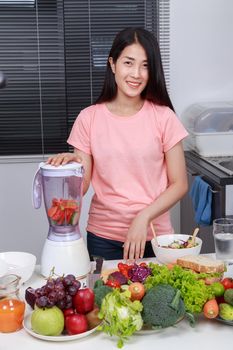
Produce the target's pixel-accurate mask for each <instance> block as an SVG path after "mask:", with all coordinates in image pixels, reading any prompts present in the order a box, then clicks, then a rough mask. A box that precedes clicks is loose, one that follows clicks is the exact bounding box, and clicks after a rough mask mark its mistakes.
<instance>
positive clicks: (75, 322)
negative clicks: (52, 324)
mask: <svg viewBox="0 0 233 350" xmlns="http://www.w3.org/2000/svg"><path fill="white" fill-rule="evenodd" d="M65 328H66V331H67V333H68V334H69V335H73V334H80V333H84V332H86V331H87V330H88V323H87V319H86V316H85V315H81V314H73V315H70V316H67V317H66V318H65Z"/></svg>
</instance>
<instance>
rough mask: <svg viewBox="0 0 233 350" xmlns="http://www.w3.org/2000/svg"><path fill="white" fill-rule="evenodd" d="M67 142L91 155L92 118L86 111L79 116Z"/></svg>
mask: <svg viewBox="0 0 233 350" xmlns="http://www.w3.org/2000/svg"><path fill="white" fill-rule="evenodd" d="M67 142H68V143H69V144H70V145H71V146H73V147H74V148H77V149H79V150H80V151H83V152H85V153H87V154H91V144H90V116H89V115H88V114H87V113H86V112H85V111H84V110H83V111H81V112H80V113H79V115H78V116H77V118H76V120H75V122H74V125H73V127H72V129H71V132H70V135H69V138H68V140H67Z"/></svg>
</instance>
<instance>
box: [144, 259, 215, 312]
mask: <svg viewBox="0 0 233 350" xmlns="http://www.w3.org/2000/svg"><path fill="white" fill-rule="evenodd" d="M149 267H150V268H151V270H152V275H151V276H149V277H147V279H146V282H145V287H146V289H150V288H152V287H153V286H156V285H157V284H160V283H162V284H170V285H171V286H173V287H174V288H177V289H179V290H180V292H181V297H182V299H183V300H184V304H185V309H186V311H187V312H191V313H194V314H195V313H200V312H202V309H203V306H204V304H205V302H206V301H207V300H209V299H211V298H213V297H214V295H213V292H212V290H211V288H210V287H209V286H207V285H206V284H205V282H204V281H203V280H201V279H199V278H198V274H195V273H193V272H192V271H189V270H185V269H183V268H182V267H181V266H178V265H174V267H173V268H172V269H168V267H167V266H166V265H158V264H154V263H150V264H149Z"/></svg>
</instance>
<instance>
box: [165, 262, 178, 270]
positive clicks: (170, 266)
mask: <svg viewBox="0 0 233 350" xmlns="http://www.w3.org/2000/svg"><path fill="white" fill-rule="evenodd" d="M175 265H176V263H175V262H174V263H167V264H166V266H167V268H168V270H172V269H173V267H174V266H175Z"/></svg>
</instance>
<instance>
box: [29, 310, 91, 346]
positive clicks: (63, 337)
mask: <svg viewBox="0 0 233 350" xmlns="http://www.w3.org/2000/svg"><path fill="white" fill-rule="evenodd" d="M23 327H24V329H25V330H26V332H28V333H29V334H30V335H32V336H33V337H35V338H38V339H42V340H48V341H70V340H76V339H81V338H84V337H87V336H88V335H90V334H92V333H94V332H95V331H96V329H97V328H98V326H97V327H95V328H93V329H90V330H89V331H87V332H84V333H80V334H74V335H58V336H48V335H42V334H38V333H35V332H34V331H33V330H32V328H31V315H28V316H26V317H25V319H24V321H23Z"/></svg>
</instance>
